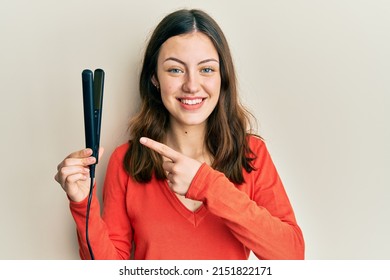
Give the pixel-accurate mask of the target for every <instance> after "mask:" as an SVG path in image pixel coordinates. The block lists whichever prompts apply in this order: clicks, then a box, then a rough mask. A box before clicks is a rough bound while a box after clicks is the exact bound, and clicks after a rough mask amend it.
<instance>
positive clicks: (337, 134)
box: [0, 0, 390, 259]
mask: <svg viewBox="0 0 390 280" xmlns="http://www.w3.org/2000/svg"><path fill="white" fill-rule="evenodd" d="M183 7H186V8H200V9H203V10H205V11H206V12H208V13H209V14H210V15H212V16H213V17H214V18H215V19H216V20H217V22H218V23H219V24H220V26H221V27H222V29H223V30H224V32H225V35H226V36H227V38H228V41H229V43H230V47H231V50H232V53H233V58H234V61H235V63H236V68H237V72H238V78H239V85H240V92H241V96H242V101H243V103H244V104H245V105H246V106H247V107H249V109H250V110H251V111H252V112H253V113H254V115H255V116H256V117H257V119H258V123H259V126H258V132H259V133H260V134H261V135H262V136H263V137H264V138H265V140H266V142H267V144H268V147H269V150H270V152H271V155H272V157H273V159H274V162H275V164H276V166H277V168H278V170H279V173H280V176H281V177H282V180H283V182H284V185H285V188H286V190H287V192H288V194H289V197H290V200H291V202H292V204H293V207H294V210H295V213H296V217H297V220H298V222H299V224H300V226H301V228H302V230H303V233H304V237H305V240H306V257H307V259H390V242H389V236H390V224H389V217H388V216H389V214H390V206H389V201H390V190H389V187H390V179H389V173H390V172H389V171H390V168H389V167H390V149H389V143H390V139H389V138H390V137H389V136H390V133H389V122H388V120H389V112H388V108H389V105H390V104H389V94H390V79H389V78H390V66H389V65H390V54H389V50H390V32H389V28H390V17H389V15H390V2H388V1H379V0H375V1H369V0H366V1H358V0H356V1H352V0H350V1H347V0H337V1H336V0H330V1H313V0H298V1H287V0H286V1H282V0H280V1H277V0H276V1H265V0H261V1H244V0H242V1H217V0H207V1H206V0H203V1H202V0H200V1H183V0H164V1H151V0H143V1H130V0H128V1H125V0H120V1H119V0H115V1H103V0H83V1H80V0H77V1H76V0H67V1H49V0H48V1H44V0H35V1H28V0H26V1H22V0H8V1H7V0H0V40H1V41H0V87H1V90H0V106H1V110H0V133H1V136H0V156H1V159H0V164H1V165H0V179H1V181H0V191H1V195H0V225H1V229H0V259H78V247H77V241H76V234H75V228H74V222H73V220H72V218H71V215H70V213H69V209H68V201H67V198H66V196H65V194H64V192H63V191H62V190H61V188H60V186H59V185H58V184H57V183H56V182H55V181H54V179H53V177H54V174H55V172H56V166H57V164H58V163H59V162H60V161H61V160H62V159H63V158H64V157H65V156H66V155H67V154H69V153H70V152H72V151H74V150H78V149H81V148H83V147H84V126H83V112H82V91H81V71H82V70H83V69H85V68H90V69H95V68H98V67H101V68H103V69H104V70H105V72H106V84H105V97H104V105H103V106H104V111H103V124H102V138H101V145H103V146H104V147H105V149H106V153H105V157H104V158H103V159H102V160H101V163H100V164H99V165H98V170H97V172H98V175H97V179H98V187H99V188H100V189H101V185H102V180H103V178H104V173H105V168H106V165H107V160H108V156H109V154H110V153H111V152H112V151H113V149H114V148H115V147H116V146H117V145H119V144H121V143H123V142H125V141H126V140H127V134H128V132H127V123H128V119H129V117H131V116H132V114H133V113H134V112H135V111H136V110H137V105H138V102H139V99H138V93H137V80H138V72H139V70H140V63H141V60H142V54H143V50H144V47H145V45H146V42H147V39H148V38H149V35H150V32H151V31H152V30H153V28H154V27H155V26H156V24H157V23H158V22H159V21H160V20H161V19H162V17H164V16H165V15H166V14H167V13H169V12H172V11H174V10H176V9H178V8H183ZM99 194H101V193H100V191H99Z"/></svg>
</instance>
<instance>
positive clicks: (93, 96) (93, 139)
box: [81, 69, 104, 260]
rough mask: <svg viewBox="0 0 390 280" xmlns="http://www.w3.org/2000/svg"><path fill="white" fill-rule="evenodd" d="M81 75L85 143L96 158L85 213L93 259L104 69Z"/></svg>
mask: <svg viewBox="0 0 390 280" xmlns="http://www.w3.org/2000/svg"><path fill="white" fill-rule="evenodd" d="M81 76H82V83H83V105H84V130H85V144H86V147H87V148H90V149H92V151H93V153H92V156H93V157H95V158H96V162H95V164H92V165H90V166H89V170H90V172H89V174H90V177H91V185H90V190H89V196H88V206H87V215H86V240H87V244H88V249H89V253H90V255H91V259H92V260H93V259H95V258H94V255H93V251H92V248H91V245H90V243H89V238H88V220H89V211H90V208H91V201H92V191H93V186H94V178H95V168H96V164H97V163H98V160H99V145H100V128H101V119H102V111H103V110H102V109H103V87H104V71H103V70H102V69H96V70H95V71H94V73H92V71H91V70H89V69H85V70H84V71H83V72H82V74H81Z"/></svg>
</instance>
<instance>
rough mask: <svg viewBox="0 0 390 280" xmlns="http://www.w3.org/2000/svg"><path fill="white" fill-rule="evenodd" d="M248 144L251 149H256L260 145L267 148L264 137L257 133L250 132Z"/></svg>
mask: <svg viewBox="0 0 390 280" xmlns="http://www.w3.org/2000/svg"><path fill="white" fill-rule="evenodd" d="M247 137H248V144H249V147H250V148H251V149H256V148H260V147H264V148H265V142H264V139H263V138H262V137H261V136H259V135H256V134H248V136H247Z"/></svg>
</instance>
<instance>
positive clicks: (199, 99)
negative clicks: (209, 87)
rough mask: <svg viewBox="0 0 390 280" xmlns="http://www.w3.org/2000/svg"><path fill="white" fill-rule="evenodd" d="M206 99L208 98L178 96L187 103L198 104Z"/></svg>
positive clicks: (182, 101)
mask: <svg viewBox="0 0 390 280" xmlns="http://www.w3.org/2000/svg"><path fill="white" fill-rule="evenodd" d="M205 99H206V98H193V99H186V98H178V100H179V101H180V102H181V103H183V104H185V105H198V104H200V103H202V101H203V100H205Z"/></svg>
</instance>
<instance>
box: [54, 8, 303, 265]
mask: <svg viewBox="0 0 390 280" xmlns="http://www.w3.org/2000/svg"><path fill="white" fill-rule="evenodd" d="M139 87H140V95H141V101H142V105H141V108H140V111H139V113H138V114H137V115H136V116H135V117H134V118H133V119H132V121H131V124H130V140H129V142H128V143H126V144H124V145H122V146H120V147H118V148H116V150H115V151H114V152H113V154H112V155H111V158H110V161H109V164H108V168H107V173H106V178H105V182H104V190H103V202H104V208H103V213H102V216H101V215H100V206H99V201H98V199H97V198H96V197H94V198H93V199H92V205H91V210H90V217H89V240H90V244H91V247H92V248H93V253H94V256H95V258H96V259H129V258H133V259H247V258H248V256H249V254H250V252H251V251H253V252H254V254H255V255H256V256H257V257H258V258H259V259H303V258H304V241H303V237H302V232H301V230H300V228H299V226H298V225H297V222H296V220H295V216H294V213H293V209H292V207H291V205H290V202H289V199H288V197H287V195H286V192H285V190H284V187H283V185H282V182H281V180H280V178H279V176H278V173H277V171H276V169H275V166H274V165H273V163H272V160H271V158H270V155H269V153H268V151H267V148H266V146H265V144H264V142H263V140H262V139H261V138H260V137H258V136H255V135H253V134H251V133H250V131H251V129H250V119H249V116H250V115H249V114H248V112H247V111H246V110H245V109H244V108H243V107H242V106H241V105H240V103H239V101H238V96H237V88H236V76H235V71H234V67H233V62H232V58H231V54H230V50H229V47H228V44H227V41H226V39H225V37H224V35H223V33H222V31H221V29H220V28H219V26H218V25H217V24H216V22H215V21H214V20H213V19H212V18H211V17H210V16H209V15H207V14H206V13H204V12H202V11H199V10H179V11H176V12H173V13H171V14H169V15H168V16H166V17H165V18H164V19H163V20H162V21H161V22H160V24H159V25H158V26H157V28H156V29H155V31H154V33H153V34H152V37H151V38H150V41H149V44H148V46H147V49H146V53H145V57H144V61H143V68H142V72H141V75H140V84H139ZM91 154H92V152H91V150H90V149H84V150H80V151H77V152H74V153H72V154H71V155H69V156H68V157H67V158H66V159H64V160H63V161H62V162H61V163H60V164H59V166H58V173H57V174H56V177H55V178H56V180H57V181H58V182H59V183H60V184H61V186H62V187H63V189H64V190H65V192H66V193H67V195H68V198H69V199H70V209H71V212H72V215H73V217H74V219H75V221H76V225H77V232H78V238H79V245H80V256H81V258H83V259H88V258H90V253H89V250H88V246H87V242H86V238H85V230H86V223H85V219H86V208H87V197H88V192H89V182H90V181H89V180H90V179H89V178H88V177H89V176H88V165H90V164H92V163H94V161H95V159H94V158H93V157H91ZM94 196H96V195H95V194H94Z"/></svg>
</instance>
